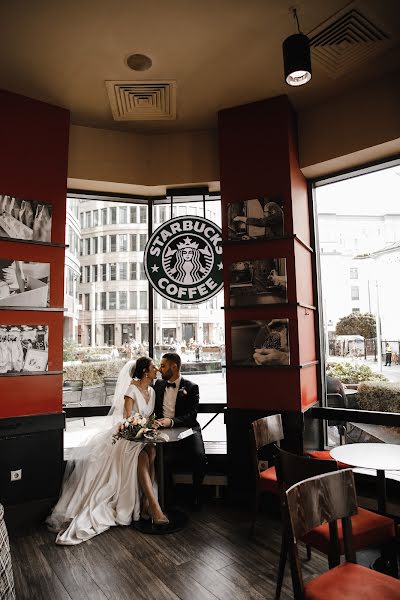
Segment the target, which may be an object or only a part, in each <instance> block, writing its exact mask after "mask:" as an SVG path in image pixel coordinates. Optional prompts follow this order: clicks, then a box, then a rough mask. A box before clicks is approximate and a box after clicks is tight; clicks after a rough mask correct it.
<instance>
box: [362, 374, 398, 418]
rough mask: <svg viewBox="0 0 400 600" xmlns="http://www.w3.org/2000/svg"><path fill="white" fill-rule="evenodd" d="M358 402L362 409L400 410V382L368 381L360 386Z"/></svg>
mask: <svg viewBox="0 0 400 600" xmlns="http://www.w3.org/2000/svg"><path fill="white" fill-rule="evenodd" d="M357 402H358V404H359V407H360V408H361V409H362V410H378V411H383V412H397V413H398V412H400V384H399V383H388V382H368V383H361V384H360V385H359V386H358V392H357Z"/></svg>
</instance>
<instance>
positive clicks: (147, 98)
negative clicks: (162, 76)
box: [105, 81, 176, 121]
mask: <svg viewBox="0 0 400 600" xmlns="http://www.w3.org/2000/svg"><path fill="white" fill-rule="evenodd" d="M105 84H106V88H107V92H108V98H109V100H110V106H111V110H112V114H113V117H114V120H115V121H165V120H173V119H176V81H106V82H105Z"/></svg>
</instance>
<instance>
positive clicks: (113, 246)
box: [110, 235, 117, 252]
mask: <svg viewBox="0 0 400 600" xmlns="http://www.w3.org/2000/svg"><path fill="white" fill-rule="evenodd" d="M116 251H117V236H116V235H110V252H116Z"/></svg>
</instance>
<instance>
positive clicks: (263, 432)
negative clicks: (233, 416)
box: [250, 415, 283, 536]
mask: <svg viewBox="0 0 400 600" xmlns="http://www.w3.org/2000/svg"><path fill="white" fill-rule="evenodd" d="M282 439H283V429H282V418H281V415H271V416H270V417H263V418H262V419H258V420H257V421H253V423H252V424H251V427H250V445H251V456H252V461H253V472H254V485H255V492H254V503H253V516H252V522H251V525H250V535H251V536H253V535H254V529H255V525H256V519H257V513H258V509H259V506H260V498H261V494H262V493H264V492H269V493H270V494H274V495H276V496H277V495H278V494H279V487H278V481H277V478H276V471H275V467H269V468H268V469H265V470H261V469H260V462H259V460H260V452H261V451H263V452H264V456H263V458H264V459H265V457H269V458H272V455H273V449H274V448H275V444H276V443H279V442H280V440H282Z"/></svg>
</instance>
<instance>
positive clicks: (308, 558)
mask: <svg viewBox="0 0 400 600" xmlns="http://www.w3.org/2000/svg"><path fill="white" fill-rule="evenodd" d="M306 550H307V560H311V546H310V544H306Z"/></svg>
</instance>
